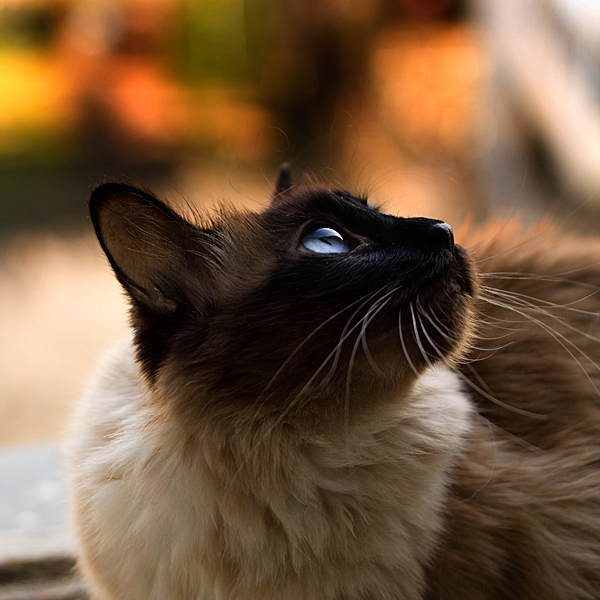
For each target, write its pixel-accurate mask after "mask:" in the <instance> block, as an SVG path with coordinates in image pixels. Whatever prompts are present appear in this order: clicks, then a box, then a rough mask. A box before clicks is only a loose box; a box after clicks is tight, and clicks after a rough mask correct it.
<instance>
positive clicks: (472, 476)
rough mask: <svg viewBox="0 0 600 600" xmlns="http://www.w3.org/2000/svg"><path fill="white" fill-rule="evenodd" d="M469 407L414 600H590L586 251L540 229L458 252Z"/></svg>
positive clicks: (546, 226)
mask: <svg viewBox="0 0 600 600" xmlns="http://www.w3.org/2000/svg"><path fill="white" fill-rule="evenodd" d="M466 245H467V246H468V247H469V249H470V251H471V253H472V255H473V257H474V259H475V261H476V264H477V267H478V270H479V271H480V273H481V289H480V296H479V300H478V307H477V323H478V325H477V336H476V339H475V341H474V343H473V349H472V350H471V352H470V355H469V356H468V357H467V360H466V361H465V362H464V364H463V365H462V367H461V373H462V376H463V378H464V381H465V384H467V388H468V389H469V393H470V396H471V399H472V401H473V404H474V406H475V408H476V410H477V412H476V422H475V423H474V429H473V436H472V438H471V439H470V440H469V444H468V445H467V447H466V451H465V454H464V455H463V457H462V459H461V461H460V462H459V464H458V466H457V469H456V471H455V473H454V479H453V485H452V487H451V493H450V494H449V497H448V504H447V507H446V515H447V528H446V532H445V537H444V540H443V542H442V543H441V545H440V550H439V554H438V556H437V558H436V560H434V561H433V562H432V568H431V571H430V577H429V584H430V590H429V595H428V596H427V597H428V598H431V599H434V598H435V599H438V598H442V597H443V598H445V599H450V600H458V599H459V598H460V599H462V598H470V599H472V600H477V599H488V598H535V599H537V598H544V599H545V600H550V599H553V600H556V599H570V600H571V599H580V600H582V599H588V600H592V599H597V598H600V242H599V241H598V240H597V239H593V238H584V237H582V236H577V235H570V234H566V233H564V232H562V231H561V230H560V228H558V227H556V226H554V225H552V224H550V223H541V224H538V225H536V226H534V227H531V228H528V229H524V228H522V227H521V225H520V224H518V223H514V222H513V223H502V224H498V225H491V226H489V227H487V228H483V229H480V230H478V231H476V232H474V233H473V234H472V235H471V236H470V237H469V239H468V241H467V242H466Z"/></svg>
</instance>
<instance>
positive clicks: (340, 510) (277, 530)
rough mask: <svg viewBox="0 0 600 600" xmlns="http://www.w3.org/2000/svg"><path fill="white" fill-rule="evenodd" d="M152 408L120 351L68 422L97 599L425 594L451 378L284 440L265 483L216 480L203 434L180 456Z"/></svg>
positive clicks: (88, 568)
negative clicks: (353, 419) (321, 431)
mask: <svg viewBox="0 0 600 600" xmlns="http://www.w3.org/2000/svg"><path fill="white" fill-rule="evenodd" d="M160 410H161V407H160V405H159V404H158V403H157V401H156V399H155V398H153V397H151V395H150V392H149V391H148V390H147V388H146V386H145V384H144V383H143V382H142V380H141V378H140V375H139V371H138V367H137V364H136V363H135V360H134V358H133V351H132V350H131V348H130V347H129V346H121V347H119V348H118V349H117V350H116V351H115V352H113V353H112V354H111V355H110V356H109V357H108V358H107V360H105V361H104V363H103V364H102V365H101V368H100V370H99V372H98V374H97V376H96V377H95V379H94V380H93V382H92V384H91V387H90V389H89V391H88V393H87V395H86V397H85V398H84V401H83V402H82V404H81V406H80V407H79V410H78V412H77V414H76V417H75V419H74V422H73V426H72V430H71V436H70V443H69V447H68V454H69V470H70V480H71V490H72V502H73V507H74V522H75V526H76V529H77V534H78V536H79V540H80V550H81V560H80V563H81V567H82V569H83V572H84V575H85V576H86V579H87V580H88V582H90V585H91V591H92V597H93V598H94V599H95V600H96V599H97V600H109V599H110V600H234V599H235V600H324V599H334V598H336V599H337V598H344V599H345V600H351V599H358V598H371V597H376V598H379V599H381V600H385V599H390V600H391V599H392V598H393V599H394V600H400V599H413V598H419V597H420V594H421V587H422V577H423V573H422V569H423V565H424V563H425V562H426V560H427V557H428V555H429V553H430V552H431V549H432V547H433V545H434V543H435V539H436V535H437V533H438V532H439V529H440V527H441V519H440V514H439V513H440V508H441V506H442V503H443V494H444V486H445V483H446V473H447V471H448V469H449V467H450V465H451V463H452V461H453V460H454V458H455V456H456V455H457V453H458V452H459V450H460V447H461V440H462V438H463V437H464V435H465V433H466V430H467V427H468V421H469V415H468V413H469V407H468V402H467V400H466V397H465V395H464V394H463V392H462V391H461V389H460V384H459V382H458V380H457V377H456V376H455V375H454V374H453V373H450V372H448V371H444V370H441V369H435V370H430V371H429V372H428V373H426V374H424V375H423V376H422V377H421V378H420V380H419V382H418V384H417V385H416V387H415V388H414V390H413V392H412V394H411V397H410V398H409V399H399V400H398V402H397V404H395V405H394V406H392V407H390V406H387V407H381V408H380V409H379V410H378V411H377V414H376V415H374V416H373V418H372V419H371V420H369V421H368V422H364V423H361V424H359V425H353V426H352V427H347V428H342V429H343V431H341V433H340V435H337V436H336V435H334V434H332V435H331V436H329V435H328V436H315V437H314V438H313V439H309V440H302V443H299V442H298V440H297V439H296V440H295V441H290V442H289V444H288V447H286V448H284V449H283V450H282V449H281V448H280V449H279V454H280V456H281V457H284V458H282V459H281V461H282V462H286V461H287V462H288V463H293V464H281V465H280V468H277V467H273V466H272V465H275V464H277V461H276V460H274V461H272V463H269V464H265V470H269V469H270V471H269V472H268V473H265V474H264V477H263V479H262V481H261V484H260V486H259V485H258V484H256V485H255V484H254V483H253V481H252V480H251V479H249V478H248V477H245V474H244V473H243V472H240V473H239V476H238V477H237V478H236V480H235V481H233V482H229V485H227V484H226V483H225V484H224V483H223V481H222V480H220V479H219V460H221V459H220V458H219V457H217V456H215V452H213V448H212V447H211V445H210V443H209V441H208V436H207V437H206V438H203V437H202V435H200V436H199V441H198V446H197V451H196V453H195V454H194V456H193V459H192V460H189V459H187V460H183V459H182V456H183V454H182V446H181V438H182V434H181V432H180V431H179V430H178V427H179V425H178V424H177V423H176V422H175V420H173V419H171V418H168V416H167V417H164V415H163V416H160V415H159V417H160V418H159V417H157V412H158V413H160ZM165 414H167V415H168V411H167V412H166V413H165ZM214 433H215V432H212V434H213V435H214ZM203 440H204V441H203ZM280 440H284V441H281V442H280V443H281V445H285V444H286V442H285V438H284V437H283V436H282V437H281V438H280ZM290 473H293V475H294V476H293V477H292V478H291V477H290ZM291 479H293V480H291ZM265 481H267V482H269V483H268V484H265V483H264V482H265Z"/></svg>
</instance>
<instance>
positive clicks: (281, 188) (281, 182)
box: [273, 163, 292, 198]
mask: <svg viewBox="0 0 600 600" xmlns="http://www.w3.org/2000/svg"><path fill="white" fill-rule="evenodd" d="M291 187H292V174H291V172H290V165H289V164H288V163H283V164H282V165H281V167H280V168H279V176H278V177H277V184H276V185H275V194H274V195H273V198H276V197H277V196H282V195H284V194H285V193H286V192H288V191H289V190H290V189H291Z"/></svg>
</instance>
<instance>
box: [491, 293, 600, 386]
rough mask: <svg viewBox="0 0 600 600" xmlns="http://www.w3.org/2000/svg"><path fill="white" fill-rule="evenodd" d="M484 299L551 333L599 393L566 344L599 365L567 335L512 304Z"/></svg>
mask: <svg viewBox="0 0 600 600" xmlns="http://www.w3.org/2000/svg"><path fill="white" fill-rule="evenodd" d="M485 300H486V302H489V303H490V304H493V305H495V306H499V307H500V308H505V309H507V310H512V311H514V312H516V313H518V314H520V315H522V316H524V317H526V318H529V319H530V320H531V321H532V322H533V323H535V324H536V325H538V326H539V327H541V328H542V329H543V330H544V331H546V332H547V333H548V334H549V335H551V336H552V337H553V338H554V339H555V340H556V341H557V342H558V343H559V344H560V345H561V346H562V347H563V348H564V349H565V351H566V352H567V353H568V354H569V355H570V356H571V358H572V359H573V360H574V361H575V362H576V363H577V364H578V365H579V368H580V369H581V371H582V372H583V374H584V375H585V376H586V378H587V379H588V381H589V382H590V384H591V385H592V387H593V388H594V390H595V391H596V393H597V394H598V395H600V392H599V391H598V388H597V386H596V384H595V383H594V382H593V381H592V378H591V377H590V375H589V373H588V372H587V371H586V370H585V368H584V367H583V365H582V364H581V362H580V361H579V359H578V358H577V357H576V356H575V354H573V352H571V350H570V349H569V347H568V345H570V346H571V347H573V348H574V349H575V350H577V351H578V352H579V353H580V354H581V355H582V356H583V357H585V358H586V359H587V360H588V361H589V363H590V365H592V366H593V367H594V368H596V369H598V370H600V367H599V366H598V365H597V364H596V363H595V362H594V361H593V360H592V359H591V358H590V357H589V356H588V355H587V354H586V353H585V352H584V351H583V350H582V349H581V348H579V346H577V344H575V343H573V342H572V341H571V340H569V339H568V338H567V337H565V336H564V335H562V334H561V333H559V332H558V331H556V330H554V329H553V328H552V327H550V326H548V325H546V324H545V323H544V322H543V321H540V320H539V319H536V318H535V317H532V316H531V315H527V314H526V313H523V312H522V311H519V310H518V309H517V308H515V307H514V306H510V305H508V304H505V303H503V302H501V301H494V300H491V299H490V298H486V299H485ZM563 340H564V341H563Z"/></svg>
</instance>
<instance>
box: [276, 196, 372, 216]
mask: <svg viewBox="0 0 600 600" xmlns="http://www.w3.org/2000/svg"><path fill="white" fill-rule="evenodd" d="M265 215H266V216H267V218H269V217H274V218H275V219H277V220H279V219H280V218H282V217H283V218H285V217H288V218H290V219H291V220H292V221H293V220H296V219H303V218H307V217H311V216H318V215H330V216H335V217H340V218H344V217H354V218H361V217H362V218H366V219H369V218H373V216H376V215H379V216H381V213H379V211H378V209H377V208H376V207H375V206H373V205H371V204H370V203H369V201H368V198H367V197H366V196H360V195H355V194H351V193H350V192H346V191H344V190H338V189H333V190H331V189H325V188H322V189H310V190H305V191H301V192H299V193H296V194H290V195H288V196H285V197H283V198H277V197H276V198H275V199H274V200H273V203H272V204H271V206H270V207H269V209H268V210H267V211H266V213H265Z"/></svg>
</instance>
